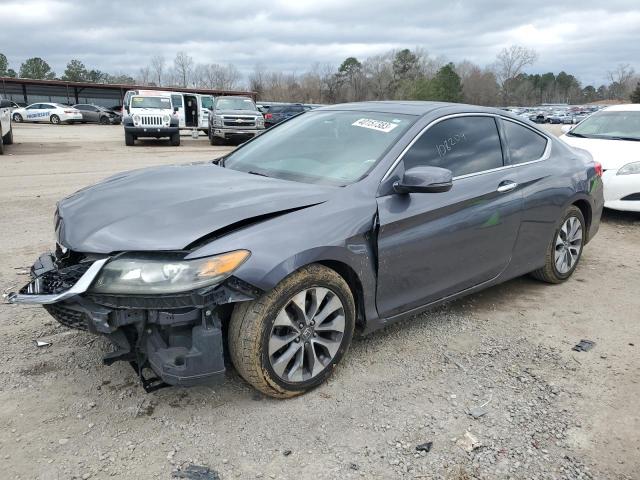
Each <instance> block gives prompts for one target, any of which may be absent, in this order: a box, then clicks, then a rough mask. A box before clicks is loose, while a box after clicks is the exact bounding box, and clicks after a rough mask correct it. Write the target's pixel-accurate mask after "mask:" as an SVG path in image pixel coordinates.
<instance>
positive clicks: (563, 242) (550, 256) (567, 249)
mask: <svg viewBox="0 0 640 480" xmlns="http://www.w3.org/2000/svg"><path fill="white" fill-rule="evenodd" d="M585 232H586V223H585V220H584V216H583V215H582V212H581V211H580V209H579V208H578V207H576V206H575V205H571V206H570V207H569V208H568V209H567V211H566V212H565V214H564V216H563V217H562V221H561V222H560V226H559V227H558V228H557V229H556V232H555V234H554V235H553V239H552V240H551V243H550V244H549V247H548V248H547V252H546V254H545V264H544V267H542V268H540V269H538V270H536V271H534V272H532V273H531V274H532V275H533V276H534V277H535V278H537V279H538V280H541V281H543V282H547V283H562V282H564V281H565V280H567V279H568V278H569V277H570V276H571V275H572V274H573V272H574V271H575V269H576V267H577V265H578V262H579V261H580V258H581V257H582V249H583V247H584V240H585V236H586V233H585Z"/></svg>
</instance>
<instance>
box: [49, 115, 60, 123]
mask: <svg viewBox="0 0 640 480" xmlns="http://www.w3.org/2000/svg"><path fill="white" fill-rule="evenodd" d="M49 121H50V122H51V123H53V124H54V125H58V124H59V123H60V117H59V116H58V115H51V117H50V118H49Z"/></svg>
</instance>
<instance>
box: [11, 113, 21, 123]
mask: <svg viewBox="0 0 640 480" xmlns="http://www.w3.org/2000/svg"><path fill="white" fill-rule="evenodd" d="M13 121H14V122H16V123H22V115H20V114H19V113H14V114H13Z"/></svg>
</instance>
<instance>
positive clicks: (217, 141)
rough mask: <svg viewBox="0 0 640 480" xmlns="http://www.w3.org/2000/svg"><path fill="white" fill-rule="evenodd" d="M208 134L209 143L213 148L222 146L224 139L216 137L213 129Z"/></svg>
mask: <svg viewBox="0 0 640 480" xmlns="http://www.w3.org/2000/svg"><path fill="white" fill-rule="evenodd" d="M208 133H209V143H210V144H211V145H212V146H214V147H215V146H220V145H222V139H221V138H218V137H216V136H215V135H214V134H213V131H212V130H211V129H209V130H208Z"/></svg>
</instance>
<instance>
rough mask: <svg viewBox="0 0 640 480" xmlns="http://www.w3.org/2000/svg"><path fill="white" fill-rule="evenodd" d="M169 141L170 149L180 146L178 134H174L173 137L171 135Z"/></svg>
mask: <svg viewBox="0 0 640 480" xmlns="http://www.w3.org/2000/svg"><path fill="white" fill-rule="evenodd" d="M169 141H170V142H171V146H172V147H179V146H180V134H179V133H174V134H173V135H171V138H170V139H169Z"/></svg>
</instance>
